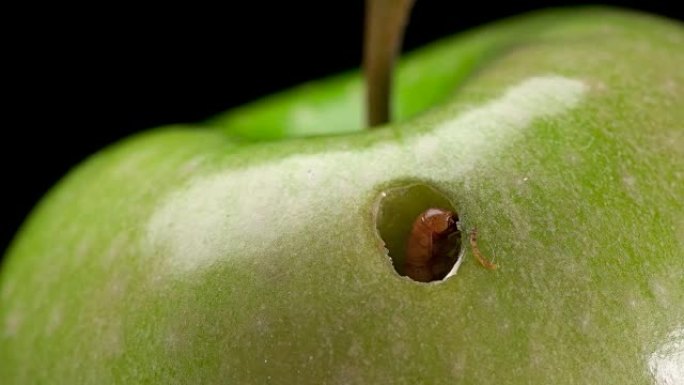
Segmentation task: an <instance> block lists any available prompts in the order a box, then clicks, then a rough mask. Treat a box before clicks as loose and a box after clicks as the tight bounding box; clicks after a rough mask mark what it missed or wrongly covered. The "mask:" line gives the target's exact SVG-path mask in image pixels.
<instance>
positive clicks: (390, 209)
mask: <svg viewBox="0 0 684 385" xmlns="http://www.w3.org/2000/svg"><path fill="white" fill-rule="evenodd" d="M375 214H376V215H375V225H376V228H377V231H378V235H379V236H380V238H381V239H382V242H383V243H384V245H385V249H387V252H388V254H389V258H390V260H391V261H392V265H393V266H394V269H395V270H396V272H397V273H398V274H399V275H401V276H405V277H407V278H410V279H412V280H414V281H418V282H434V281H443V280H445V279H446V278H448V277H450V276H452V275H454V274H455V273H456V270H457V269H458V265H459V261H461V260H462V258H461V256H462V253H463V248H462V247H461V245H462V243H463V239H462V235H461V231H460V229H459V223H458V214H457V210H456V209H455V207H454V205H453V204H452V203H451V202H450V201H449V199H448V198H447V197H446V196H445V195H444V194H443V193H441V192H439V190H437V189H435V188H433V187H431V186H429V185H426V184H424V183H411V184H404V185H401V186H397V187H391V188H388V189H386V190H384V191H383V192H382V193H381V194H380V197H379V198H378V201H377V203H376V211H375Z"/></svg>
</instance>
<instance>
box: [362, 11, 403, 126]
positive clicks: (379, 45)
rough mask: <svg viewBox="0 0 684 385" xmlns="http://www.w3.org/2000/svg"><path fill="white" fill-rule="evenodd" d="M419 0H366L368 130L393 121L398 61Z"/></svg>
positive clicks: (365, 62) (364, 55)
mask: <svg viewBox="0 0 684 385" xmlns="http://www.w3.org/2000/svg"><path fill="white" fill-rule="evenodd" d="M414 2H415V0H366V25H365V37H364V47H363V68H364V72H365V76H366V119H367V122H368V127H370V128H372V127H377V126H379V125H382V124H385V123H387V122H389V119H390V104H391V103H390V96H391V91H392V74H393V70H394V62H395V59H396V57H397V55H398V53H399V50H400V48H401V42H402V40H403V37H404V30H405V29H406V23H407V21H408V18H409V14H410V12H411V8H412V6H413V3H414Z"/></svg>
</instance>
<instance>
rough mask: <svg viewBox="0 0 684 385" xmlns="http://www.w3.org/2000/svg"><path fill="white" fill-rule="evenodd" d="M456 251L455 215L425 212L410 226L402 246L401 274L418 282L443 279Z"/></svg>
mask: <svg viewBox="0 0 684 385" xmlns="http://www.w3.org/2000/svg"><path fill="white" fill-rule="evenodd" d="M460 249H461V231H460V230H459V228H458V216H457V215H456V214H455V213H454V212H451V211H448V210H443V209H439V208H430V209H427V210H425V211H424V212H423V213H422V214H420V215H419V216H418V218H416V220H415V222H414V223H413V227H412V229H411V234H410V235H409V238H408V242H407V244H406V258H405V260H404V274H405V275H406V276H408V277H409V278H411V279H413V280H415V281H419V282H430V281H434V280H438V279H443V278H444V277H445V276H446V275H447V274H448V273H449V270H451V268H452V267H453V265H454V263H455V262H456V259H457V258H458V255H457V253H458V252H459V250H460Z"/></svg>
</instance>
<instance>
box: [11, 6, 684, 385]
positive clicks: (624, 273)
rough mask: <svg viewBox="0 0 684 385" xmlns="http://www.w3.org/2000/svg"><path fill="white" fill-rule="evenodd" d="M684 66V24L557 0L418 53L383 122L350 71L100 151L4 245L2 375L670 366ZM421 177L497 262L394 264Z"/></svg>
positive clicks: (336, 379) (539, 377) (489, 376)
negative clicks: (397, 229) (395, 238)
mask: <svg viewBox="0 0 684 385" xmlns="http://www.w3.org/2000/svg"><path fill="white" fill-rule="evenodd" d="M683 68H684V27H682V25H680V24H677V23H674V22H672V21H668V20H664V19H659V18H655V17H652V16H648V15H639V14H635V13H629V12H624V11H619V10H610V9H593V8H592V9H583V10H556V11H545V12H542V13H538V14H533V15H529V16H525V17H521V18H517V19H513V20H509V21H504V22H501V23H499V24H495V25H492V26H489V27H484V28H482V29H479V30H476V31H473V32H470V33H467V34H464V35H462V36H459V37H456V38H453V39H450V40H446V41H443V42H440V43H437V44H435V45H433V46H431V47H428V48H426V49H424V50H422V51H419V52H416V53H414V54H412V55H410V57H409V58H407V59H406V60H405V61H404V62H402V65H401V66H400V70H399V74H398V82H399V83H398V87H397V88H398V92H399V97H398V101H397V103H396V108H397V118H398V119H399V121H400V123H397V124H393V125H391V126H389V127H386V128H381V129H378V130H375V131H367V132H363V133H361V132H356V131H359V130H360V128H361V123H360V119H361V117H362V116H363V113H362V111H361V96H362V92H361V91H362V89H361V80H360V78H359V77H358V74H349V75H344V76H341V77H339V78H336V79H331V80H329V81H323V82H320V83H314V84H311V85H307V86H304V87H302V88H300V89H296V90H293V91H288V92H285V93H283V94H281V95H278V96H274V97H272V98H269V99H266V100H263V101H260V102H257V103H255V104H253V105H250V106H246V107H244V108H241V109H237V110H235V111H231V112H229V113H227V114H225V115H222V116H218V117H216V118H215V119H213V120H211V121H210V122H206V123H202V124H198V125H195V126H176V127H167V128H163V129H157V130H153V131H150V132H147V133H143V134H140V135H137V136H135V137H133V138H130V139H128V140H125V141H123V142H121V143H119V144H116V145H114V146H112V147H110V148H108V149H105V150H103V151H102V152H100V153H99V154H97V155H95V156H93V157H92V158H91V159H89V160H88V161H87V162H85V163H84V164H83V165H81V166H79V167H78V168H77V169H76V170H74V171H73V172H71V173H70V175H68V176H67V177H66V178H65V179H64V180H63V181H62V182H60V184H59V185H58V186H56V187H55V188H54V189H53V190H52V191H51V192H50V193H49V194H48V196H47V197H46V198H45V199H44V200H43V201H42V202H41V203H40V205H39V206H38V207H37V208H36V209H35V211H34V212H33V214H32V215H31V216H30V218H29V219H28V220H27V222H26V223H25V225H24V226H23V228H22V229H21V231H20V233H19V234H18V236H17V238H16V239H15V241H14V243H13V244H12V246H11V248H10V250H9V251H8V255H7V261H6V263H5V264H4V266H2V271H1V272H0V274H1V275H0V280H1V281H0V285H1V286H0V301H1V302H0V304H1V306H0V378H2V383H3V384H28V383H64V384H82V383H102V384H106V383H159V384H167V383H207V384H209V383H283V384H295V383H324V384H334V383H345V384H353V383H359V384H370V383H392V384H416V383H435V384H439V383H445V384H447V383H448V384H453V383H463V384H474V383H477V384H500V383H506V384H530V383H540V384H587V383H601V384H646V383H656V384H670V383H677V381H683V380H684V374H683V373H684V279H683V278H682V277H684V203H682V202H684V200H682V197H683V196H684V71H683V70H682V69H683ZM228 92H229V91H228ZM440 101H443V102H440ZM431 106H432V107H433V108H431V109H429V110H427V111H425V109H426V108H428V107H431ZM94 129H96V124H95V125H94ZM313 134H320V135H325V134H329V135H328V136H321V137H309V138H306V137H305V136H309V135H313ZM332 134H338V135H332ZM411 183H423V184H426V185H429V186H431V187H433V188H435V189H437V190H439V191H441V192H443V193H444V194H445V196H446V197H447V198H448V199H449V200H450V201H451V202H453V203H454V205H455V207H456V208H457V210H458V214H459V217H460V220H461V224H462V226H463V227H464V229H466V230H467V229H473V228H477V230H478V236H479V238H478V241H479V246H480V249H481V250H482V251H483V252H484V253H486V254H487V255H488V256H489V257H490V258H492V259H494V260H495V262H496V263H497V264H498V265H499V268H498V269H497V270H494V271H490V270H486V269H483V268H482V267H481V266H480V265H479V264H478V263H477V262H476V261H475V259H474V258H473V256H472V252H471V250H470V249H468V248H466V250H465V253H464V255H463V258H464V259H463V263H462V264H461V265H460V267H459V269H458V271H457V273H456V274H455V275H454V276H452V277H450V278H449V279H447V280H446V281H444V282H440V283H432V284H422V283H417V282H413V281H411V280H409V279H408V278H405V277H400V276H398V275H397V274H396V273H395V272H394V270H393V269H392V265H391V262H390V260H389V259H388V258H387V256H386V255H385V252H384V249H383V247H382V243H381V241H380V239H379V237H378V235H377V232H376V231H375V223H374V212H375V210H376V209H377V207H376V205H377V203H378V197H379V196H380V194H381V192H382V191H385V190H387V189H389V188H392V187H396V186H398V185H402V184H411ZM463 244H464V245H466V244H467V242H463ZM668 381H669V382H668Z"/></svg>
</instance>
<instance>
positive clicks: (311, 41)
mask: <svg viewBox="0 0 684 385" xmlns="http://www.w3.org/2000/svg"><path fill="white" fill-rule="evenodd" d="M224 3H225V4H222V5H221V6H212V7H208V6H206V7H205V6H202V5H200V4H197V3H195V2H193V3H192V5H189V4H181V5H178V6H171V5H169V4H163V5H160V6H159V7H156V8H155V7H151V6H149V5H148V6H146V7H145V8H144V9H143V8H142V7H140V6H139V5H125V4H122V3H116V4H111V5H106V4H102V3H99V2H98V5H97V6H96V7H93V6H92V5H91V6H78V7H76V6H73V8H69V6H67V5H65V4H59V5H54V6H52V7H53V8H49V7H48V8H46V7H45V6H40V7H39V6H38V5H37V4H35V5H29V6H28V7H34V8H30V9H23V10H16V12H5V13H4V17H6V18H8V19H9V20H8V21H9V22H10V24H9V26H10V28H9V31H8V33H6V34H5V39H3V40H4V41H5V43H4V44H3V46H4V47H3V48H2V50H3V54H2V56H1V57H2V62H3V63H4V64H3V66H5V67H6V69H5V70H4V71H3V72H4V76H3V79H4V81H3V87H2V88H3V94H4V95H5V99H8V101H7V102H5V103H3V104H4V106H3V110H4V112H5V114H4V115H5V119H3V122H4V123H3V130H2V137H3V139H2V151H1V153H2V159H1V161H0V165H1V167H2V189H1V190H2V192H3V197H2V198H3V199H2V212H3V214H2V228H1V229H0V251H2V250H4V249H5V247H6V246H7V244H8V242H9V241H10V239H11V237H12V236H13V234H14V233H15V232H16V230H17V228H18V226H19V225H20V224H21V222H22V221H23V220H24V218H25V217H26V215H27V214H28V213H29V211H30V209H31V207H33V206H34V205H35V203H36V202H37V201H38V200H39V199H40V197H41V196H42V195H43V194H44V193H45V192H46V191H47V190H48V188H49V187H50V186H51V185H53V184H54V183H55V182H56V181H57V180H58V179H59V178H60V177H61V176H63V175H64V174H65V173H66V172H67V171H68V170H69V169H70V168H71V167H72V166H74V165H75V164H77V163H79V162H81V161H82V160H83V159H85V158H86V157H87V156H88V155H90V154H92V153H94V152H96V151H97V150H98V149H100V148H102V147H104V146H106V145H107V144H109V143H112V142H114V141H116V140H117V139H120V138H122V137H125V136H128V135H130V134H131V133H134V132H137V131H140V130H143V129H145V128H149V127H153V126H159V125H164V124H169V123H178V122H192V121H197V120H201V119H204V118H207V117H209V116H211V115H213V114H215V113H217V112H219V111H223V110H226V109H228V108H230V107H232V106H236V105H239V104H242V103H245V102H248V101H250V100H253V99H255V98H257V97H259V96H263V95H267V94H270V93H273V92H275V91H278V90H282V89H284V88H287V87H289V86H292V85H296V84H298V83H301V82H303V81H307V80H311V79H315V78H319V77H323V76H326V75H330V74H334V73H337V72H340V71H343V70H348V69H351V68H354V67H357V66H358V65H359V63H360V61H361V41H362V29H363V28H362V27H363V3H362V2H361V1H359V0H357V1H321V0H316V1H278V2H276V1H272V2H259V1H252V2H242V3H241V2H235V1H225V2H224ZM511 3H513V4H504V5H496V4H495V3H493V2H491V1H490V2H479V3H478V2H457V1H434V0H418V1H417V3H416V6H415V8H414V12H413V15H412V18H411V22H410V24H409V27H408V30H407V33H406V41H405V43H404V48H405V49H412V48H415V47H417V46H420V45H423V44H425V43H427V42H430V41H433V40H435V39H437V38H439V37H443V36H447V35H450V34H453V33H456V32H458V31H461V30H463V29H466V28H469V27H473V26H476V25H479V24H482V23H485V22H488V21H493V20H496V19H499V18H501V17H505V16H510V15H514V14H517V13H520V12H524V11H528V10H532V9H538V8H541V7H546V6H556V5H571V4H583V3H589V2H553V1H536V2H511ZM672 3H673V2H670V4H668V2H665V1H634V2H625V1H623V2H619V1H614V2H607V3H606V4H614V5H621V6H625V7H629V8H634V9H639V10H644V11H648V12H653V13H658V14H661V15H665V16H669V17H671V18H675V19H680V20H682V19H684V13H682V11H681V10H679V9H676V8H673V7H674V6H673V5H672Z"/></svg>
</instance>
